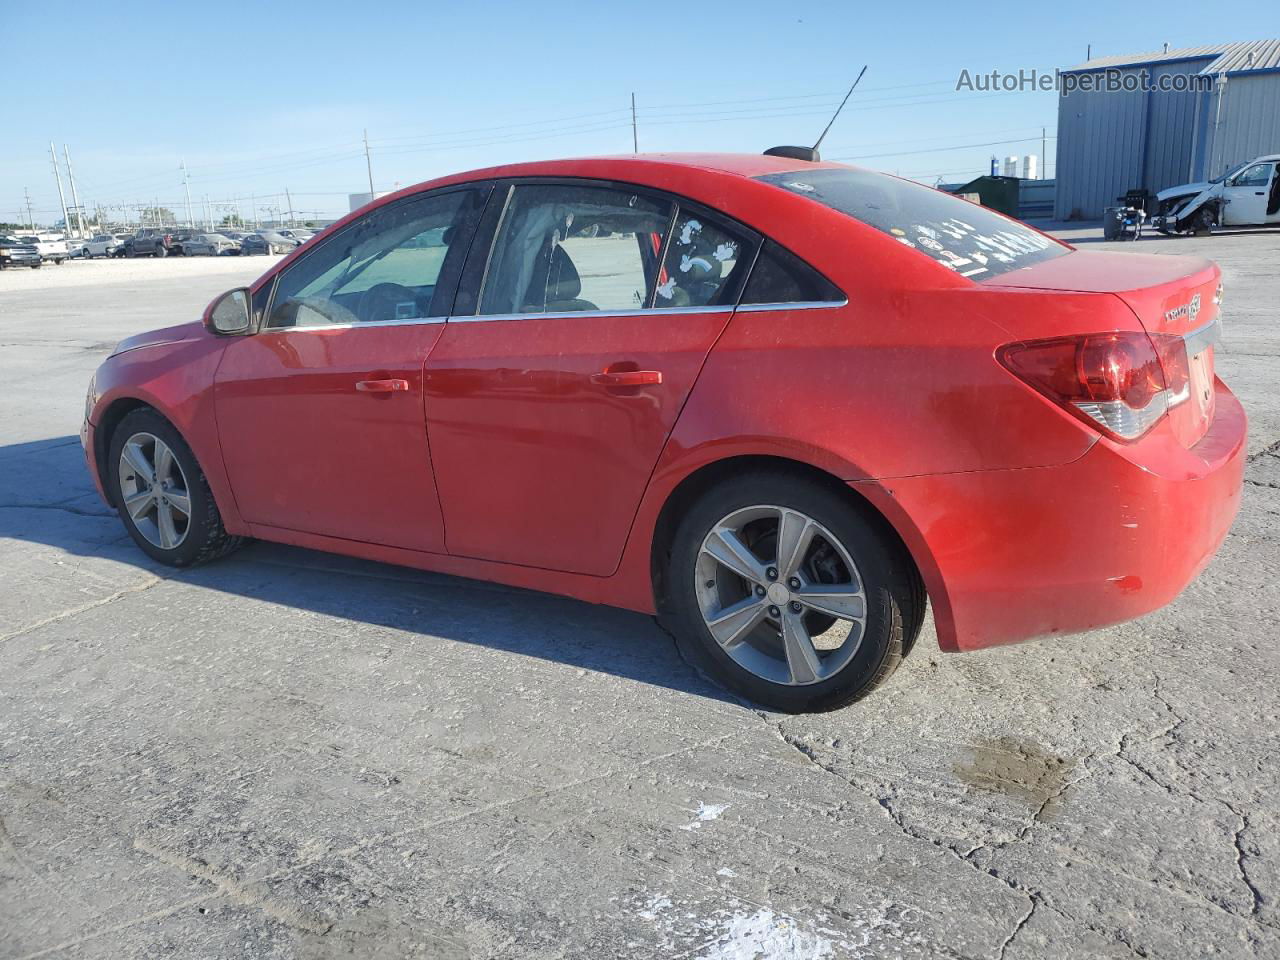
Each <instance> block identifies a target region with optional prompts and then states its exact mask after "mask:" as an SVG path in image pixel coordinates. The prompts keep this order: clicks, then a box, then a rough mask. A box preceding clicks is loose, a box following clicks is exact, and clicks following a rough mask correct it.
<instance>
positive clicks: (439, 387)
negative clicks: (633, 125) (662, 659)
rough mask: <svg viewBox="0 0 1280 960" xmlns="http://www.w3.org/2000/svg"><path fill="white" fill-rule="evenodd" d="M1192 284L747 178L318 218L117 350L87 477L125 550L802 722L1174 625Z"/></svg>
mask: <svg viewBox="0 0 1280 960" xmlns="http://www.w3.org/2000/svg"><path fill="white" fill-rule="evenodd" d="M1220 298H1221V287H1220V283H1219V271H1218V268H1217V267H1216V266H1215V265H1214V264H1212V263H1210V262H1208V261H1205V260H1200V259H1193V258H1188V257H1176V256H1144V255H1139V254H1113V253H1087V252H1083V251H1078V250H1075V249H1073V248H1072V247H1070V246H1068V245H1066V244H1063V243H1060V242H1058V241H1056V240H1054V239H1052V238H1050V237H1048V236H1045V235H1044V234H1041V233H1039V232H1037V231H1035V230H1033V229H1031V228H1029V227H1027V226H1025V225H1023V224H1021V223H1018V222H1016V221H1013V220H1009V219H1007V218H1005V217H1003V216H1000V215H999V214H996V213H994V212H992V211H990V210H987V209H984V208H982V207H979V206H976V205H974V204H971V203H968V202H966V201H964V200H960V199H957V198H954V197H951V196H948V195H946V194H942V193H939V192H937V191H934V190H930V189H928V188H925V187H922V186H919V185H917V184H914V183H910V182H907V181H903V180H899V179H896V178H893V177H888V176H884V175H881V174H877V173H871V172H868V171H865V170H858V169H854V168H850V167H845V166H840V165H837V164H831V163H819V162H807V161H805V160H797V159H787V158H784V157H777V156H758V157H757V156H703V155H687V156H637V157H621V158H602V159H587V160H570V161H558V162H546V163H529V164H518V165H513V166H507V167H498V168H494V169H489V170H481V171H477V172H474V173H468V174H462V175H458V176H452V177H446V178H444V179H441V180H436V181H432V182H430V183H425V184H421V185H419V186H415V187H411V188H409V189H407V190H402V191H400V192H399V193H396V194H394V195H392V196H389V197H386V198H385V199H382V200H379V201H378V202H377V203H376V204H374V205H372V206H369V207H365V208H364V209H362V210H359V211H357V212H356V213H353V214H352V215H350V216H349V217H347V218H346V219H344V220H343V221H341V222H340V223H338V224H335V225H334V226H333V227H331V228H329V229H328V230H327V231H326V232H325V234H324V235H323V236H321V237H319V238H317V240H316V241H315V242H313V243H309V244H307V245H306V246H304V247H302V248H300V249H299V250H297V251H296V252H295V253H293V254H292V255H291V256H289V257H288V258H286V259H285V260H284V261H282V262H281V263H280V264H279V265H277V266H276V267H275V268H273V269H272V270H270V271H269V272H268V273H267V274H266V275H264V276H263V277H262V278H261V279H259V280H258V281H257V282H256V283H255V284H254V285H253V286H252V287H250V288H245V289H239V290H232V291H230V292H229V293H227V294H224V295H223V296H222V297H220V298H218V299H217V300H215V301H214V302H213V304H211V305H210V307H209V309H208V311H207V312H206V314H205V316H204V320H203V323H199V322H197V323H187V324H183V325H180V326H175V327H170V328H168V329H164V330H158V331H155V332H152V333H146V334H142V335H140V336H137V337H133V338H131V339H129V340H126V341H124V342H123V343H121V344H120V345H119V346H118V347H117V348H116V351H115V353H114V354H113V355H112V356H111V357H110V358H108V359H107V360H106V361H105V362H104V363H103V365H102V366H101V368H100V369H99V370H98V372H97V374H96V376H95V380H94V382H93V384H91V386H90V391H89V398H88V402H87V408H86V422H85V427H84V432H83V436H84V444H85V452H86V456H87V458H88V462H89V469H90V472H91V473H92V475H93V478H94V480H95V482H96V483H97V484H98V487H99V489H100V490H101V492H102V494H103V496H104V497H105V498H106V499H107V501H108V502H109V503H111V504H114V505H115V507H116V509H117V510H118V511H119V513H120V516H121V518H122V520H123V521H124V524H125V526H126V527H127V528H128V530H129V533H130V534H131V535H132V536H133V538H134V540H135V541H136V542H137V543H138V545H139V546H140V547H141V548H142V549H143V550H144V551H146V553H148V554H149V555H150V556H152V557H154V558H155V559H157V560H160V561H162V562H164V563H169V564H173V565H175V566H186V565H189V564H194V563H199V562H202V561H206V560H210V559H212V558H214V557H218V556H221V555H223V554H225V553H227V552H228V551H230V550H232V549H233V548H234V547H235V546H236V545H237V544H239V543H240V542H241V541H242V540H243V538H246V537H257V538H260V539H264V540H274V541H280V542H284V543H291V544H297V545H301V546H305V547H313V548H316V549H321V550H330V551H335V552H339V553H346V554H352V555H356V556H361V557H366V558H370V559H374V560H381V561H386V562H390V563H399V564H406V565H409V566H414V567H420V568H424V569H429V570H437V571H443V572H446V573H451V574H457V575H461V576H467V577H475V578H480V579H485V580H494V581H500V582H503V583H508V584H514V585H518V586H522V587H531V588H534V589H538V590H547V591H551V592H555V593H561V594H567V595H569V596H574V597H579V598H581V599H584V600H589V601H592V602H597V603H607V604H613V605H617V606H620V607H626V608H629V609H632V610H638V611H643V612H646V613H657V614H658V615H659V616H660V617H661V618H662V619H663V621H664V622H665V623H666V624H667V625H668V626H669V627H670V629H671V630H672V631H673V632H674V633H675V635H676V636H677V637H678V638H679V642H680V644H681V645H682V646H683V648H684V650H685V652H686V654H687V655H688V656H689V657H690V658H691V659H693V660H694V661H695V662H697V663H699V664H701V665H702V666H703V667H705V668H706V670H708V671H709V672H710V673H711V674H713V675H714V676H716V677H718V678H719V679H720V680H721V681H723V682H724V683H725V685H727V686H728V687H730V688H732V689H734V690H736V691H739V692H740V693H742V694H744V695H746V696H747V697H750V698H751V699H753V700H756V701H758V702H760V703H763V704H767V705H769V706H772V707H775V708H778V709H782V710H815V709H828V708H832V707H836V706H840V705H842V704H845V703H848V702H850V701H852V700H855V699H857V698H859V697H861V696H863V695H864V694H866V693H867V692H868V691H870V690H871V689H872V688H873V687H875V686H876V685H878V684H879V683H881V682H882V681H884V680H885V679H886V678H887V677H888V676H889V675H890V674H891V673H892V672H893V669H894V668H895V667H896V666H897V664H898V663H899V662H900V661H901V659H902V657H903V656H905V655H906V654H907V652H908V651H909V650H910V648H911V645H912V643H913V641H914V640H915V638H916V635H917V633H918V632H919V630H920V628H921V622H922V620H923V618H924V615H925V603H926V596H927V597H928V599H929V601H931V602H932V607H933V612H934V620H935V622H936V625H937V633H938V640H939V643H940V644H941V646H942V648H943V649H944V650H949V651H960V650H974V649H977V648H980V647H986V646H991V645H993V644H1001V643H1011V642H1014V641H1018V640H1024V639H1027V638H1029V637H1035V636H1040V635H1045V634H1056V633H1064V632H1068V631H1079V630H1087V629H1090V628H1093V627H1098V626H1101V625H1104V624H1110V623H1115V622H1118V621H1121V620H1125V619H1128V618H1132V617H1135V616H1138V615H1140V614H1142V613H1145V612H1147V611H1150V610H1153V609H1155V608H1156V607H1159V606H1161V605H1162V604H1165V603H1167V602H1169V601H1170V600H1171V599H1173V598H1174V597H1175V596H1176V595H1177V594H1178V592H1179V591H1180V590H1181V589H1182V588H1183V587H1184V586H1185V585H1186V584H1187V583H1188V582H1189V581H1190V580H1191V579H1192V578H1193V577H1194V576H1195V575H1196V574H1197V572H1198V571H1199V570H1200V569H1201V568H1202V567H1204V566H1205V564H1206V563H1207V562H1208V561H1209V559H1210V557H1211V556H1212V555H1213V553H1214V551H1215V550H1216V549H1217V547H1218V546H1219V545H1220V544H1221V542H1222V540H1223V538H1224V537H1225V535H1226V532H1227V529H1228V527H1229V526H1230V524H1231V521H1232V518H1233V517H1234V515H1235V512H1236V509H1237V507H1238V505H1239V499H1240V490H1241V474H1242V467H1243V460H1244V443H1245V416H1244V413H1243V411H1242V409H1241V407H1240V404H1239V402H1238V401H1237V400H1236V398H1235V397H1234V396H1233V395H1232V393H1231V392H1230V391H1229V390H1228V389H1227V388H1226V386H1224V385H1223V383H1222V382H1221V381H1220V380H1218V379H1217V378H1216V376H1215V375H1214V368H1213V350H1214V343H1215V341H1216V340H1217V338H1218V336H1219V331H1220V323H1219V318H1218V304H1219V301H1220Z"/></svg>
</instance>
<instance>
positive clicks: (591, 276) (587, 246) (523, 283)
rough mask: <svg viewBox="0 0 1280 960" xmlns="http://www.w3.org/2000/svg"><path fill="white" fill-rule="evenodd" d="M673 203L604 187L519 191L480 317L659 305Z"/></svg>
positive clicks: (525, 187) (501, 234) (505, 220)
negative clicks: (656, 293) (657, 289)
mask: <svg viewBox="0 0 1280 960" xmlns="http://www.w3.org/2000/svg"><path fill="white" fill-rule="evenodd" d="M671 213H672V204H671V203H669V202H665V201H658V200H653V199H650V198H649V197H646V196H641V195H639V194H636V193H632V192H631V191H629V190H626V189H625V188H623V189H617V188H613V187H603V186H566V185H562V184H519V185H517V186H516V187H515V189H514V192H513V193H512V195H511V197H510V200H509V202H508V204H507V209H506V212H505V213H504V214H503V217H502V223H501V226H500V227H499V229H498V235H497V239H496V240H495V242H494V248H493V256H492V259H491V260H490V263H489V268H488V270H487V271H486V274H485V279H484V286H483V289H482V291H481V295H480V310H479V312H480V314H482V315H486V316H495V315H501V314H529V313H570V312H581V311H588V310H605V311H623V310H640V309H643V308H644V307H646V306H648V304H649V302H650V300H651V299H652V292H653V287H654V281H655V278H656V276H657V255H658V251H659V250H660V249H661V246H662V241H663V238H664V237H665V236H666V233H667V229H668V228H669V226H670V223H671Z"/></svg>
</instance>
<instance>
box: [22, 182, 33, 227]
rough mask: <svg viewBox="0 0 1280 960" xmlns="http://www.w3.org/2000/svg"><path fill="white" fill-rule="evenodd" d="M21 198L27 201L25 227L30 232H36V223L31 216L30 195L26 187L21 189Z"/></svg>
mask: <svg viewBox="0 0 1280 960" xmlns="http://www.w3.org/2000/svg"><path fill="white" fill-rule="evenodd" d="M22 196H23V198H24V199H25V200H26V201H27V226H28V227H30V228H31V232H32V233H35V232H36V222H35V220H34V219H33V218H32V216H31V194H30V193H29V192H28V191H27V188H26V187H23V188H22Z"/></svg>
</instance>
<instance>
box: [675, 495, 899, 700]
mask: <svg viewBox="0 0 1280 960" xmlns="http://www.w3.org/2000/svg"><path fill="white" fill-rule="evenodd" d="M667 584H668V589H669V594H668V596H669V608H670V611H671V625H672V626H673V628H674V631H673V632H674V633H675V635H676V638H677V641H678V643H679V644H680V647H681V650H682V651H683V652H684V654H685V656H686V657H687V658H688V659H689V660H690V661H691V662H692V663H694V664H696V665H697V666H699V667H701V668H702V669H703V670H705V671H706V672H707V673H708V674H710V675H711V676H712V677H713V678H715V679H716V680H718V681H719V682H721V683H723V684H724V685H725V686H726V687H728V688H729V689H731V690H734V691H736V692H738V693H740V694H742V695H744V696H746V697H748V698H749V699H751V700H754V701H756V702H757V703H760V704H763V705H765V706H768V707H772V708H774V709H777V710H782V711H786V712H798V711H806V710H831V709H835V708H837V707H841V706H844V705H845V704H848V703H852V702H853V701H855V700H858V699H860V698H862V697H863V696H865V695H866V694H868V693H870V692H871V691H872V690H873V689H875V688H876V687H877V686H879V685H880V684H881V683H883V682H884V681H885V680H887V679H888V678H889V676H890V675H892V673H893V671H894V670H895V669H896V668H897V666H898V664H899V663H900V662H901V660H902V658H903V656H904V655H905V651H906V650H908V649H909V648H910V646H911V643H912V641H913V640H914V638H915V633H916V632H917V631H918V630H919V626H920V621H921V618H922V616H923V609H922V607H923V591H922V590H921V589H920V587H919V581H918V578H917V574H916V572H915V570H914V568H913V567H912V566H911V563H910V560H909V559H908V558H907V557H906V556H905V552H904V551H903V549H902V548H901V546H900V545H899V544H897V543H896V541H895V540H893V538H892V537H891V536H890V535H889V534H888V533H887V531H885V530H884V529H883V526H882V524H880V523H878V522H876V521H874V520H873V519H871V518H870V517H868V516H867V515H866V514H865V513H864V511H862V510H860V509H859V508H858V507H857V506H855V505H854V504H853V503H852V502H850V500H849V499H848V498H847V497H846V496H842V495H841V493H840V492H838V491H835V490H833V489H831V488H829V487H827V486H826V485H824V484H821V483H818V482H814V481H811V480H808V479H805V478H801V477H793V476H790V475H787V474H783V473H772V472H760V473H750V474H746V475H744V476H741V477H738V478H735V479H733V480H731V481H728V482H725V483H722V484H720V485H718V486H716V487H715V488H713V489H712V490H710V491H708V492H707V493H706V494H705V495H703V496H702V497H701V498H700V499H699V500H698V501H697V502H696V503H695V504H694V505H693V506H692V507H691V508H690V509H689V511H688V513H687V514H686V515H685V517H684V518H683V520H682V521H681V523H680V526H679V528H678V530H677V532H676V535H675V538H674V540H673V544H672V554H671V565H670V569H669V579H668V581H667Z"/></svg>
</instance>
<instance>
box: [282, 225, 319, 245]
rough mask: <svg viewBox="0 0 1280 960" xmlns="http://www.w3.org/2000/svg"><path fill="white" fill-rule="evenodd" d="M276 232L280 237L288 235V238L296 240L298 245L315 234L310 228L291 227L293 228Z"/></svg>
mask: <svg viewBox="0 0 1280 960" xmlns="http://www.w3.org/2000/svg"><path fill="white" fill-rule="evenodd" d="M278 232H279V234H280V236H282V237H288V238H289V239H290V240H294V241H297V243H298V244H299V246H301V245H302V244H304V243H306V242H307V241H308V240H310V239H311V238H312V237H314V236H315V234H314V233H312V232H311V231H310V230H298V229H293V230H280V231H278Z"/></svg>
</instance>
